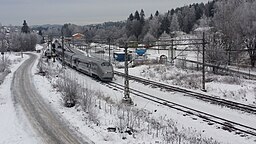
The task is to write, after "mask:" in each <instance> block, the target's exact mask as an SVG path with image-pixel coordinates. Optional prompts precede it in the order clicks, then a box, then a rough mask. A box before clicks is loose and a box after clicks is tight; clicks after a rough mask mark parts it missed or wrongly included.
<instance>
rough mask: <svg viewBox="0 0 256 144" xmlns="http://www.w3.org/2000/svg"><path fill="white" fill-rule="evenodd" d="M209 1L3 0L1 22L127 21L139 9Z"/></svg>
mask: <svg viewBox="0 0 256 144" xmlns="http://www.w3.org/2000/svg"><path fill="white" fill-rule="evenodd" d="M208 1H209V0H0V23H1V24H2V25H9V24H12V25H22V23H23V20H27V23H28V25H41V24H64V23H73V24H78V25H86V24H94V23H102V22H107V21H120V20H126V19H127V18H128V16H129V15H130V14H131V13H134V12H135V11H136V10H138V11H139V12H140V10H141V9H143V10H144V12H145V15H146V17H148V16H149V15H150V14H151V13H152V14H155V12H156V10H158V11H159V12H160V13H165V12H167V11H168V10H171V9H172V8H176V7H180V6H184V5H188V4H192V3H200V2H204V3H206V2H208Z"/></svg>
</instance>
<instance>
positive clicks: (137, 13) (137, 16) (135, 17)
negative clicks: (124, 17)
mask: <svg viewBox="0 0 256 144" xmlns="http://www.w3.org/2000/svg"><path fill="white" fill-rule="evenodd" d="M134 19H136V20H138V21H139V20H140V14H139V12H138V11H135V13H134Z"/></svg>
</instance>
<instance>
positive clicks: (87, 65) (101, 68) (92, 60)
mask: <svg viewBox="0 0 256 144" xmlns="http://www.w3.org/2000/svg"><path fill="white" fill-rule="evenodd" d="M55 52H56V56H57V57H58V59H59V60H61V61H62V49H61V48H56V49H55ZM64 62H65V64H66V65H68V66H70V67H72V68H73V69H76V70H78V71H80V72H83V73H85V74H87V75H89V76H91V77H93V78H97V79H100V80H101V81H104V82H109V81H112V79H113V77H114V70H113V66H112V64H111V63H109V62H108V61H106V60H103V59H98V58H96V57H88V56H85V55H84V53H82V52H80V51H78V50H76V49H73V48H68V47H66V48H65V49H64Z"/></svg>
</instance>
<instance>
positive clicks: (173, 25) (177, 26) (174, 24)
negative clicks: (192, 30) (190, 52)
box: [169, 13, 180, 32]
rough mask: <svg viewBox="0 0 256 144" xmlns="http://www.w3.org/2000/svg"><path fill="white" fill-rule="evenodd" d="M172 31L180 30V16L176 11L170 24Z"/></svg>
mask: <svg viewBox="0 0 256 144" xmlns="http://www.w3.org/2000/svg"><path fill="white" fill-rule="evenodd" d="M169 29H170V32H173V31H179V30H180V24H179V21H178V16H177V15H176V13H174V14H173V15H172V20H171V24H170V28H169Z"/></svg>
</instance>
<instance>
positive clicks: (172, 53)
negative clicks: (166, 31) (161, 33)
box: [171, 39, 174, 63]
mask: <svg viewBox="0 0 256 144" xmlns="http://www.w3.org/2000/svg"><path fill="white" fill-rule="evenodd" d="M171 44H172V46H171V59H172V60H171V62H172V63H173V62H174V58H173V49H174V48H173V39H172V41H171Z"/></svg>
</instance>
